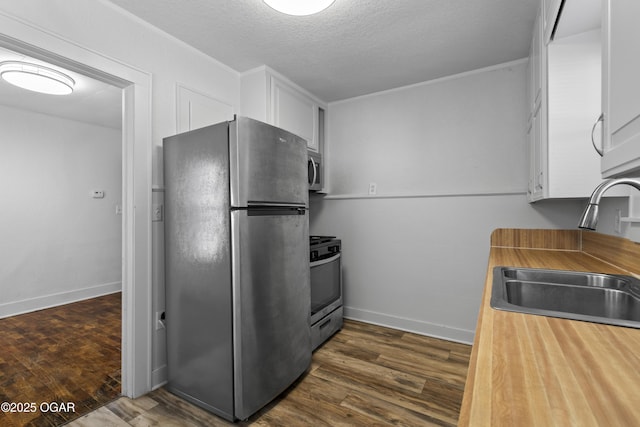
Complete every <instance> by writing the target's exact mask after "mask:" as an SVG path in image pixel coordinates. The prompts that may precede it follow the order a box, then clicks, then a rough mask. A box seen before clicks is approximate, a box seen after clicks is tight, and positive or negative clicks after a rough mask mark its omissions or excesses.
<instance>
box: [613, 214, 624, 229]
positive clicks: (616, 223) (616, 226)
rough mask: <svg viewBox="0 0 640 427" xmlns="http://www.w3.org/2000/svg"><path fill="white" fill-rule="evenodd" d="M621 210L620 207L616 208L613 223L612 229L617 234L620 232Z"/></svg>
mask: <svg viewBox="0 0 640 427" xmlns="http://www.w3.org/2000/svg"><path fill="white" fill-rule="evenodd" d="M621 218H622V211H621V210H620V209H616V218H615V220H614V223H613V231H615V232H616V233H618V234H622V219H621Z"/></svg>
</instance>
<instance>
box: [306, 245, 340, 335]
mask: <svg viewBox="0 0 640 427" xmlns="http://www.w3.org/2000/svg"><path fill="white" fill-rule="evenodd" d="M340 258H341V254H340V253H337V254H334V255H332V256H331V257H329V258H325V259H321V260H318V261H313V262H312V263H311V324H312V325H313V324H314V323H316V322H318V321H319V320H320V319H322V318H323V317H324V316H326V315H327V314H329V313H331V312H332V311H333V310H335V309H336V308H338V307H340V306H341V305H342V277H341V273H340V272H341V265H340V261H341V259H340Z"/></svg>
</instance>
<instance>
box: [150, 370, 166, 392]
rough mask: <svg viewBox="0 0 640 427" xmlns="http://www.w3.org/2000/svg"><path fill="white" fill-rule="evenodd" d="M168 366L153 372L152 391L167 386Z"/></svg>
mask: <svg viewBox="0 0 640 427" xmlns="http://www.w3.org/2000/svg"><path fill="white" fill-rule="evenodd" d="M168 375H169V374H168V373H167V365H162V366H160V367H159V368H156V369H154V370H153V371H152V372H151V390H156V389H159V388H160V387H162V386H164V385H165V384H167V378H168Z"/></svg>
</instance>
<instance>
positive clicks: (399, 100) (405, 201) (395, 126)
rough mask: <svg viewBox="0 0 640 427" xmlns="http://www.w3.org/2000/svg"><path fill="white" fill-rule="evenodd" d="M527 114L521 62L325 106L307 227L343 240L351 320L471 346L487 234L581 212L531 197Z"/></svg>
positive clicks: (570, 222) (564, 221)
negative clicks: (323, 144)
mask: <svg viewBox="0 0 640 427" xmlns="http://www.w3.org/2000/svg"><path fill="white" fill-rule="evenodd" d="M525 120H526V116H525V63H524V62H522V61H520V62H516V63H510V64H504V65H503V66H500V67H496V68H492V69H484V70H479V71H477V72H472V73H466V74H463V75H458V76H452V77H450V78H445V79H440V80H436V81H432V82H426V83H424V84H420V85H414V86H409V87H406V88H399V89H397V90H392V91H387V92H382V93H378V94H373V95H368V96H364V97H360V98H354V99H351V100H346V101H340V102H337V103H333V104H330V105H329V133H328V141H329V143H328V146H329V150H328V152H327V153H326V162H325V163H326V165H327V168H328V170H327V176H328V177H329V179H330V183H329V195H328V196H324V197H323V196H314V197H313V198H312V204H311V232H312V233H313V234H329V235H337V236H339V237H340V238H342V239H343V255H344V258H343V266H344V271H343V274H344V287H345V306H346V316H348V317H351V318H355V319H361V320H365V321H371V322H374V323H379V324H383V325H388V326H392V327H397V328H400V329H406V330H412V331H416V332H419V333H423V334H427V335H433V336H439V337H443V338H447V339H452V340H457V341H462V342H471V341H472V339H473V334H474V330H475V326H476V319H477V313H478V307H479V303H480V298H481V293H482V289H483V286H484V278H485V274H486V266H487V256H488V252H489V236H490V234H491V232H492V231H493V230H494V229H495V228H499V227H514V228H520V227H522V228H575V225H576V223H577V220H578V217H579V214H580V210H581V208H582V202H581V201H545V202H541V203H537V204H536V205H529V204H528V203H527V201H526V194H525V192H526V188H527V175H528V163H527V159H526V147H525ZM370 182H375V183H376V184H377V192H378V194H377V195H376V196H368V195H367V190H368V184H369V183H370Z"/></svg>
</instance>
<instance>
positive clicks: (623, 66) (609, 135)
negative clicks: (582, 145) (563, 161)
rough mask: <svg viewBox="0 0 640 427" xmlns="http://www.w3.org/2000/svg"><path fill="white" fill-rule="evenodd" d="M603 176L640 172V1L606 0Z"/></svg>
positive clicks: (604, 12)
mask: <svg viewBox="0 0 640 427" xmlns="http://www.w3.org/2000/svg"><path fill="white" fill-rule="evenodd" d="M602 12H603V20H602V22H603V31H602V34H603V50H602V51H603V67H602V112H603V115H604V121H603V127H602V135H603V140H602V145H603V151H604V156H603V158H602V163H601V165H602V176H603V177H614V176H640V49H639V48H638V46H639V43H640V22H639V17H640V1H638V0H603V3H602Z"/></svg>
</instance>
